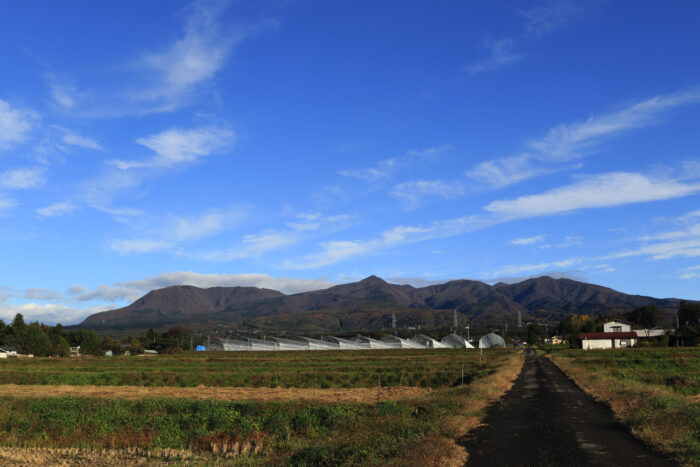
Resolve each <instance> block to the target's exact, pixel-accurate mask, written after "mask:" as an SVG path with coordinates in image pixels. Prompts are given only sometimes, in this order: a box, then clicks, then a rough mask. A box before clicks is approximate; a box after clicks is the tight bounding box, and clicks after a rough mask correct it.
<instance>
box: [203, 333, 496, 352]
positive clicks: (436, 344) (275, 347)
mask: <svg viewBox="0 0 700 467" xmlns="http://www.w3.org/2000/svg"><path fill="white" fill-rule="evenodd" d="M494 345H500V346H504V347H505V342H504V341H503V338H502V337H501V336H499V335H497V334H487V335H485V336H483V337H482V338H481V339H480V340H479V344H478V347H480V348H487V347H492V346H494ZM455 348H458V349H473V348H474V346H473V345H472V344H470V343H469V341H468V340H467V339H466V338H464V337H463V336H460V335H459V334H454V333H453V334H449V335H447V336H445V337H443V338H442V339H439V340H438V339H434V338H432V337H430V336H426V335H425V334H416V335H415V336H413V337H411V338H408V339H404V338H401V337H398V336H386V337H384V338H382V339H381V340H379V339H373V338H371V337H367V336H362V335H357V336H354V337H351V338H345V337H334V336H328V337H324V338H322V339H313V338H311V337H296V338H293V339H285V338H281V337H266V338H265V339H254V338H252V337H241V338H237V339H219V342H218V345H216V346H215V347H213V348H211V347H210V350H214V349H217V350H225V351H280V350H381V349H455Z"/></svg>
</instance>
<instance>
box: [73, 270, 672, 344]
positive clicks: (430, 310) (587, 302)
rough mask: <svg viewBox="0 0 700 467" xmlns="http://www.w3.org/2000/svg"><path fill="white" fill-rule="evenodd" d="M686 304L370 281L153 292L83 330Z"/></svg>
mask: <svg viewBox="0 0 700 467" xmlns="http://www.w3.org/2000/svg"><path fill="white" fill-rule="evenodd" d="M679 302H680V300H679V299H675V298H666V299H658V298H653V297H646V296H641V295H628V294H625V293H621V292H618V291H615V290H613V289H610V288H607V287H602V286H599V285H594V284H588V283H585V282H578V281H574V280H571V279H553V278H551V277H548V276H543V277H538V278H534V279H528V280H525V281H523V282H519V283H515V284H504V283H497V284H494V285H489V284H486V283H483V282H479V281H472V280H455V281H450V282H446V283H444V284H437V285H430V286H427V287H420V288H416V287H412V286H410V285H397V284H391V283H388V282H386V281H385V280H383V279H381V278H379V277H376V276H370V277H368V278H366V279H363V280H361V281H359V282H352V283H348V284H342V285H336V286H334V287H330V288H328V289H323V290H315V291H311V292H302V293H297V294H293V295H285V294H283V293H282V292H278V291H276V290H270V289H261V288H256V287H212V288H207V289H203V288H199V287H194V286H190V285H176V286H171V287H165V288H163V289H158V290H152V291H151V292H149V293H147V294H146V295H144V296H143V297H141V298H139V299H138V300H136V301H135V302H134V303H132V304H131V305H129V306H126V307H124V308H119V309H115V310H110V311H103V312H100V313H95V314H93V315H91V316H89V317H88V318H86V319H85V320H84V321H83V322H82V323H81V324H80V325H79V327H83V328H93V329H128V328H132V329H135V328H147V327H153V328H160V329H163V328H168V327H173V326H185V327H201V326H212V325H219V326H221V325H226V326H228V327H232V328H238V329H245V330H264V331H288V332H323V331H350V330H378V329H383V328H387V327H389V326H390V325H391V320H392V315H394V314H395V315H396V323H397V326H398V327H408V326H423V327H426V328H434V327H449V326H451V324H452V321H453V311H454V310H457V312H458V313H459V315H458V316H459V320H460V323H466V322H467V321H468V322H474V323H482V324H484V325H486V324H490V323H502V322H503V320H510V321H513V320H515V319H516V318H517V314H518V312H520V313H521V316H522V320H523V321H545V320H546V321H558V320H561V319H564V318H566V317H567V316H569V315H571V314H574V313H576V314H584V313H585V314H589V315H593V316H596V315H610V314H619V313H622V312H624V311H628V310H630V309H633V308H636V307H639V306H644V305H655V306H657V307H659V308H660V309H661V311H662V314H663V315H665V316H666V317H669V316H670V315H671V314H672V313H674V312H675V310H676V309H677V308H678V305H679Z"/></svg>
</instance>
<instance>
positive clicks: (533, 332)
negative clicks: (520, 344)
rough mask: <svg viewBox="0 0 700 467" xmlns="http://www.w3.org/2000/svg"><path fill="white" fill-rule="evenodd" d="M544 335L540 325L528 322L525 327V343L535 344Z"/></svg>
mask: <svg viewBox="0 0 700 467" xmlns="http://www.w3.org/2000/svg"><path fill="white" fill-rule="evenodd" d="M544 335H545V332H544V329H542V326H538V325H537V324H530V325H528V327H527V343H528V344H530V345H532V344H537V343H539V342H540V340H541V339H542V337H543V336H544Z"/></svg>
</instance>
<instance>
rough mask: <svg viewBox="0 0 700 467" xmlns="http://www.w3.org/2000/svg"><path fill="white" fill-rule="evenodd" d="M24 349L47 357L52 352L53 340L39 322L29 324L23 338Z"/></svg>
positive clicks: (26, 351)
mask: <svg viewBox="0 0 700 467" xmlns="http://www.w3.org/2000/svg"><path fill="white" fill-rule="evenodd" d="M22 349H23V350H24V352H25V353H30V354H33V355H36V356H38V357H46V356H48V355H49V353H50V352H51V342H50V341H49V336H48V335H46V333H45V332H44V330H43V329H42V328H41V325H40V324H39V323H32V324H30V325H29V326H27V330H26V332H25V335H24V338H23V340H22Z"/></svg>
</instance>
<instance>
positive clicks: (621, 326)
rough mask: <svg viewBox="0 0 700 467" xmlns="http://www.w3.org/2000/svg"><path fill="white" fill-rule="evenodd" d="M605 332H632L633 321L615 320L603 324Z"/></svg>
mask: <svg viewBox="0 0 700 467" xmlns="http://www.w3.org/2000/svg"><path fill="white" fill-rule="evenodd" d="M603 332H632V323H628V322H627V321H621V320H615V321H608V322H607V323H605V324H603Z"/></svg>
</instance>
